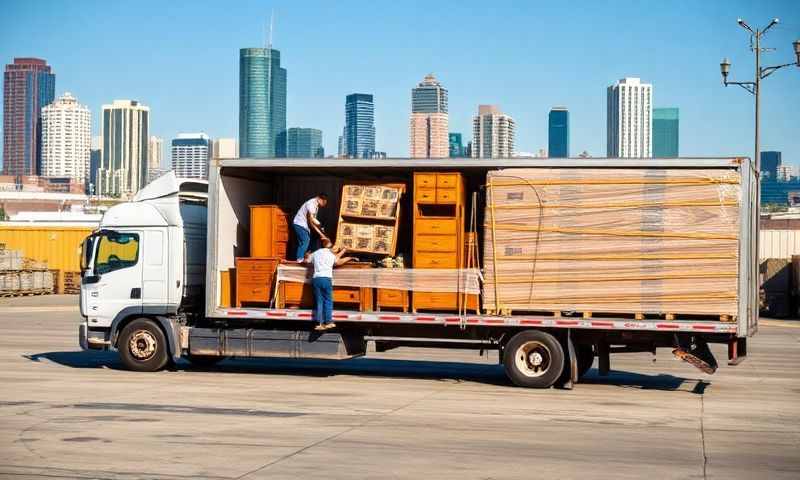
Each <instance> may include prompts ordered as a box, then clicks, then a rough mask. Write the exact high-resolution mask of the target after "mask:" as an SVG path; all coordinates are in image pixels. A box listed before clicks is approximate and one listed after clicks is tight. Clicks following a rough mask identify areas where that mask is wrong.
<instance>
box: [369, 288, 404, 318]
mask: <svg viewBox="0 0 800 480" xmlns="http://www.w3.org/2000/svg"><path fill="white" fill-rule="evenodd" d="M376 290H377V291H378V293H377V299H376V305H377V308H378V311H379V312H380V311H381V310H382V309H385V308H398V309H401V310H402V311H404V312H407V311H408V291H407V290H394V289H390V288H378V289H376Z"/></svg>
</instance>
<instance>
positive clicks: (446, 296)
mask: <svg viewBox="0 0 800 480" xmlns="http://www.w3.org/2000/svg"><path fill="white" fill-rule="evenodd" d="M413 295H414V297H413V298H414V309H417V308H425V309H431V310H435V309H438V308H441V309H443V310H448V309H454V308H456V307H457V306H458V305H457V304H456V302H457V300H458V298H457V297H458V295H457V294H456V293H440V292H414V293H413Z"/></svg>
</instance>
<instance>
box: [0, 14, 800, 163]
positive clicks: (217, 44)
mask: <svg viewBox="0 0 800 480" xmlns="http://www.w3.org/2000/svg"><path fill="white" fill-rule="evenodd" d="M312 3H313V2H312ZM146 4H147V2H144V4H143V5H144V6H145V7H146ZM98 5H99V4H98ZM153 5H155V4H153ZM315 5H317V4H315ZM428 7H429V6H428ZM428 7H426V8H428ZM8 9H9V10H10V15H6V16H4V18H5V20H0V26H2V27H3V28H0V38H1V39H2V40H3V41H0V55H2V58H3V60H4V61H5V62H10V61H11V60H12V58H13V57H15V56H17V57H26V56H36V57H39V58H44V59H46V60H47V61H48V64H49V65H52V66H53V68H54V71H56V72H57V73H58V75H59V82H58V85H57V91H56V95H60V94H62V93H63V92H64V91H66V90H70V91H72V92H73V93H74V94H75V95H76V96H77V97H79V98H81V99H82V102H83V103H85V104H86V105H87V106H89V108H90V109H91V111H92V112H98V111H99V110H100V105H102V103H103V101H105V100H106V99H108V98H138V99H140V100H141V101H142V102H144V103H146V104H148V105H149V106H150V107H151V109H152V110H153V112H156V113H157V115H156V116H155V118H156V123H154V124H153V126H152V131H153V132H154V133H155V134H157V135H159V136H161V137H165V138H172V137H174V136H175V135H176V134H177V133H178V132H180V131H193V130H194V131H199V130H203V131H207V132H208V133H209V134H210V135H211V136H212V137H217V136H220V137H235V136H238V135H237V131H238V123H237V122H238V120H237V119H238V115H237V114H236V112H237V100H236V99H237V91H236V86H237V85H238V68H237V66H236V62H237V61H238V51H239V49H240V48H242V47H246V46H257V45H259V44H260V43H262V41H263V42H264V43H266V41H265V40H264V39H263V36H264V34H263V31H264V27H263V25H264V21H263V19H264V18H265V13H264V8H263V5H260V4H257V3H247V2H245V3H243V4H241V5H239V6H238V8H236V9H234V10H235V11H229V10H231V9H222V8H220V7H219V6H215V5H211V6H209V8H207V9H201V10H204V11H203V12H202V13H201V12H188V13H187V12H185V10H186V9H185V6H184V5H182V4H180V3H178V4H175V5H169V6H165V7H164V11H165V12H167V13H170V12H172V13H175V14H177V12H181V14H183V13H187V14H188V15H190V16H191V18H192V19H194V20H197V21H198V23H196V24H195V26H194V27H193V28H192V29H191V30H189V31H187V30H184V29H182V30H181V32H182V33H184V34H185V38H184V39H182V40H181V41H180V42H177V41H174V40H172V39H171V38H164V36H163V33H160V32H159V30H163V28H162V27H164V26H165V25H164V20H157V21H156V22H153V23H151V24H150V25H148V26H147V28H146V31H145V32H143V33H146V34H147V35H150V36H147V35H145V36H143V37H142V38H141V39H140V40H141V42H140V43H136V42H129V43H128V44H121V45H119V46H117V45H115V48H117V47H118V48H119V52H118V53H117V52H116V50H115V51H114V54H113V55H111V50H109V47H107V46H104V45H102V42H96V40H92V39H93V38H96V37H97V35H100V34H102V33H104V32H111V31H112V30H111V28H110V27H111V26H113V28H114V29H115V31H116V30H122V31H127V30H128V29H129V28H130V27H126V26H125V25H126V23H125V22H121V20H122V19H127V17H126V16H125V15H129V14H131V12H128V11H126V9H125V8H122V7H121V6H119V5H118V6H114V7H113V8H108V9H105V8H104V9H96V10H98V11H96V12H95V11H92V9H91V8H87V9H86V10H87V12H83V13H82V14H81V15H82V16H83V17H86V18H87V19H95V20H94V21H93V22H89V24H90V25H89V27H87V29H85V30H82V31H78V29H75V28H74V27H70V26H69V24H65V25H59V26H58V27H57V28H55V29H53V30H52V31H50V30H48V31H46V32H45V31H43V32H42V35H41V36H36V37H30V36H28V37H25V38H26V41H25V42H21V41H20V40H19V38H23V37H22V36H21V35H20V34H19V32H21V31H22V29H23V28H27V27H25V25H28V26H30V25H33V24H34V23H33V22H34V18H36V19H37V21H38V19H41V20H43V21H44V20H48V19H50V18H58V15H59V14H63V13H64V8H63V7H61V6H60V5H58V4H50V6H49V7H48V8H45V9H37V8H32V7H29V6H27V5H25V4H23V3H10V4H9V5H8ZM421 9H423V6H422V5H421V4H408V5H405V6H392V7H389V8H388V11H387V13H388V14H390V15H389V20H388V21H387V22H385V23H384V24H383V25H382V27H381V28H377V25H371V26H367V27H366V28H364V29H361V31H360V32H359V33H358V35H356V34H355V33H354V32H349V31H347V30H346V29H345V30H344V31H342V25H343V23H342V22H344V19H343V17H342V15H338V14H336V13H335V12H336V9H334V8H332V7H328V6H326V5H325V4H319V8H308V9H306V8H304V9H293V8H289V7H280V6H279V7H278V8H277V9H276V17H277V18H278V21H277V22H276V28H275V40H274V43H275V45H279V49H280V50H281V53H282V57H283V58H282V65H283V66H285V67H286V68H287V69H289V70H291V71H292V72H291V73H292V75H291V79H290V85H289V89H288V90H289V91H288V93H287V103H288V109H287V110H288V111H287V117H288V118H287V122H288V124H294V125H298V124H299V125H303V124H314V125H315V126H316V127H318V128H320V129H321V130H322V131H323V132H338V131H340V130H341V127H342V121H341V113H340V112H341V107H340V105H341V104H340V103H339V102H341V100H340V99H341V97H342V96H344V95H346V94H347V93H349V92H353V91H368V92H370V93H373V94H375V97H376V99H377V102H378V104H379V105H378V106H379V108H378V109H377V110H376V119H375V123H376V125H378V132H377V135H378V138H377V139H376V143H377V145H378V148H380V149H381V150H385V151H388V153H389V154H390V155H391V156H398V157H402V156H406V155H407V153H406V152H407V148H408V146H407V145H408V143H407V142H408V137H407V131H408V123H407V122H408V117H407V115H405V114H403V113H402V112H407V111H408V110H407V108H408V107H407V101H408V100H407V99H408V97H407V95H408V94H407V92H408V90H407V88H408V84H409V83H411V84H413V83H415V82H417V81H418V80H419V78H421V77H422V76H423V75H424V74H425V73H427V72H429V71H435V72H436V73H437V77H438V78H439V79H440V80H441V81H442V82H443V83H446V84H447V86H448V89H449V90H450V130H453V131H462V132H468V131H470V130H471V128H470V124H471V117H472V114H473V112H474V108H475V105H476V104H478V103H497V104H501V105H503V106H504V108H505V109H506V110H508V111H510V112H513V116H514V118H515V120H516V121H517V124H518V132H517V149H518V150H520V151H538V150H539V149H541V148H542V147H545V146H546V145H547V118H546V113H547V111H548V109H549V107H550V106H552V105H565V106H567V107H568V108H569V109H570V112H571V117H572V118H571V120H572V122H571V123H572V125H570V127H571V128H570V137H571V138H570V140H571V144H572V145H571V147H572V150H573V152H580V151H583V150H588V151H589V153H590V154H592V155H593V156H602V155H604V153H605V138H604V137H605V136H604V134H605V123H606V118H605V105H604V100H605V99H604V95H603V93H604V91H603V90H604V88H605V87H606V86H607V85H609V84H611V83H612V82H613V81H615V80H616V79H618V78H622V77H624V76H639V77H640V78H643V79H646V80H647V81H648V82H650V83H652V84H653V85H654V86H655V87H656V89H657V90H658V95H657V97H656V99H655V106H659V105H673V106H676V107H679V108H680V109H681V117H682V118H681V123H682V124H683V126H685V127H686V129H687V130H686V131H682V132H681V153H682V154H683V155H685V156H692V155H712V156H713V155H727V154H737V155H748V154H749V152H751V151H752V145H751V144H752V142H751V141H750V138H751V137H752V102H750V101H749V100H747V99H746V98H745V97H742V96H740V95H739V94H738V92H736V93H735V92H733V91H732V90H733V89H731V88H729V89H725V88H723V87H722V86H721V83H720V79H719V71H718V62H719V59H720V58H722V57H723V56H726V55H731V60H732V63H733V67H732V74H733V75H735V76H738V77H739V78H740V79H741V78H746V77H747V76H750V75H751V73H752V56H751V54H750V52H749V51H748V50H747V48H746V47H742V46H741V45H740V43H741V42H740V40H741V38H740V36H741V32H740V31H739V30H740V29H738V27H737V26H736V24H735V21H736V17H737V16H742V17H744V18H747V19H750V20H751V21H753V22H756V23H758V22H760V21H761V20H763V19H769V18H772V17H773V16H778V17H781V18H782V20H783V22H782V23H781V24H780V25H779V26H777V27H775V28H774V29H773V30H772V31H771V33H770V37H769V39H768V46H770V47H776V48H778V51H777V52H770V53H767V54H765V59H769V61H773V63H775V62H778V61H780V60H782V59H783V58H784V57H786V56H789V55H790V52H789V50H790V48H791V45H790V43H791V41H792V40H793V39H794V37H795V36H796V34H797V29H796V28H794V27H792V26H791V25H793V23H792V22H794V24H795V25H796V23H797V20H796V19H797V18H798V14H797V10H798V9H797V8H796V4H793V3H791V2H786V1H783V2H780V1H777V2H763V3H761V4H759V5H758V6H754V5H751V4H749V3H747V2H725V3H722V2H719V3H710V2H709V3H708V4H704V5H700V6H697V8H696V11H695V15H694V16H693V18H684V15H683V12H681V11H680V9H678V8H674V7H673V8H670V7H669V6H665V5H661V6H658V7H657V8H645V7H644V6H634V7H632V11H631V12H627V13H626V15H629V16H637V17H638V18H640V19H641V20H642V21H641V22H640V23H638V24H636V25H632V26H631V28H630V29H629V30H628V31H626V39H627V40H628V41H627V42H626V44H625V45H618V44H617V43H615V40H614V35H613V34H612V32H607V33H602V34H600V35H599V36H596V35H593V38H592V42H593V43H592V45H593V47H594V48H596V49H597V50H598V51H601V52H608V53H603V54H601V55H588V54H587V53H586V50H585V49H586V36H585V33H583V32H584V31H585V29H586V27H587V25H589V24H592V23H594V22H595V21H596V20H597V19H598V18H599V19H602V18H605V17H606V16H609V15H611V13H613V12H608V11H605V10H604V9H602V8H600V7H599V6H598V7H596V8H588V9H586V10H587V11H586V12H577V13H576V15H575V18H574V21H571V22H570V25H567V26H563V28H564V29H565V30H564V36H566V37H570V38H568V39H567V41H566V42H564V43H563V44H559V46H558V47H557V48H555V49H554V51H553V52H546V53H543V54H542V55H540V56H537V57H536V58H531V57H530V56H529V55H525V54H523V53H524V51H525V50H526V48H529V47H530V46H532V45H535V44H536V43H537V42H539V41H541V39H542V38H546V37H547V35H548V34H552V32H553V30H554V27H551V26H549V25H548V23H553V22H552V20H553V19H555V18H558V17H559V16H560V15H563V10H564V8H562V7H557V6H548V7H543V6H529V5H511V4H501V5H499V6H498V7H497V9H496V12H493V13H492V14H491V15H490V18H488V19H487V20H491V19H496V18H504V19H507V20H508V22H510V24H511V25H510V26H509V28H511V31H513V32H515V33H514V38H515V42H514V44H513V45H510V46H508V47H507V48H505V47H504V50H502V51H499V50H497V42H496V41H494V40H491V35H490V33H491V32H487V35H486V36H487V38H490V41H488V42H483V41H479V40H480V39H479V38H471V36H470V35H469V34H467V33H459V32H456V31H455V29H454V28H452V27H449V28H447V29H445V30H444V31H439V32H435V31H434V30H433V29H431V31H424V32H423V33H422V36H421V38H419V39H416V38H415V39H413V41H412V42H410V43H409V42H405V43H402V42H400V41H399V39H401V38H404V37H403V36H402V35H401V33H400V32H401V25H403V24H404V22H405V21H407V20H408V18H410V17H413V16H414V14H415V13H418V12H419V11H420V10H421ZM145 10H146V8H145ZM301 10H302V11H301ZM352 10H358V9H357V8H354V9H352ZM434 10H435V11H434V12H431V13H436V11H438V12H440V13H441V12H443V11H447V12H451V11H452V10H453V9H452V6H451V5H447V4H443V5H439V6H436V7H434ZM455 10H459V9H455ZM101 11H102V12H101ZM454 13H455V15H456V17H455V18H456V19H458V21H457V22H455V24H462V25H463V24H464V23H465V22H466V23H469V22H470V21H474V19H475V16H474V14H467V13H466V12H460V11H456V12H454ZM131 15H132V17H131V18H130V23H131V24H135V23H136V21H137V20H136V19H137V18H139V17H140V16H141V14H138V13H135V12H134V13H132V14H131ZM266 15H267V16H268V13H267V14H266ZM358 15H359V18H364V15H366V14H365V13H363V12H359V13H358ZM309 16H310V17H309ZM83 17H82V18H83ZM326 17H330V18H331V22H330V25H325V26H324V27H323V28H317V29H310V27H309V26H308V25H309V20H313V19H321V18H326ZM11 18H14V19H16V20H15V22H13V23H12V22H9V21H6V20H8V19H11ZM526 18H528V19H530V18H536V24H537V29H539V27H541V31H540V32H535V31H531V30H530V29H528V28H525V29H522V28H521V25H522V24H521V23H520V22H522V20H524V19H526ZM115 19H116V20H115ZM656 19H659V20H663V21H664V22H666V23H669V22H668V21H667V20H669V21H673V23H675V24H676V25H677V24H680V23H681V22H683V23H682V27H681V29H682V30H683V29H685V30H691V31H692V32H691V33H690V34H689V35H688V36H684V37H683V41H682V42H680V43H675V42H661V41H656V42H655V43H652V42H654V40H655V39H652V38H650V36H649V35H650V30H649V29H648V28H647V27H646V25H647V24H648V23H652V22H653V21H656ZM793 19H794V20H793ZM504 21H505V20H504ZM425 22H426V24H427V23H430V22H429V21H428V20H425ZM188 23H191V22H188ZM312 23H313V22H312ZM322 23H325V22H322ZM159 26H160V27H159ZM234 26H235V27H234ZM701 26H702V28H701ZM156 27H159V28H156ZM206 27H208V28H206ZM691 27H694V28H691ZM673 28H675V29H677V26H676V27H673ZM209 30H214V31H213V32H211V33H209ZM489 30H490V31H499V30H503V29H501V28H500V27H497V26H491V27H489ZM15 32H16V33H15ZM548 32H549V33H548ZM356 37H358V38H361V39H362V41H363V40H364V39H367V40H368V41H367V42H364V43H363V44H354V43H352V42H353V39H354V38H356ZM55 39H59V41H55ZM64 39H66V40H64ZM62 40H63V41H62ZM404 40H407V39H404ZM516 40H519V41H518V42H517V41H516ZM642 42H644V44H646V45H651V44H652V48H653V49H656V53H657V56H654V55H653V53H652V52H651V51H650V49H649V48H641V44H642ZM134 43H136V44H135V45H134ZM482 43H485V45H483V44H482ZM637 43H638V45H637ZM401 44H402V45H403V47H402V48H403V49H404V50H398V49H399V48H401ZM431 45H437V48H441V49H442V51H447V52H448V53H449V55H448V56H446V57H445V56H442V55H438V54H435V53H436V52H435V51H434V50H433V49H431ZM612 45H613V46H614V48H611V46H612ZM156 47H157V48H156ZM423 47H424V48H423ZM143 48H148V49H149V48H153V50H152V51H154V52H157V53H156V54H148V55H146V56H145V57H146V58H147V62H150V63H152V68H155V69H156V70H157V71H158V72H159V75H156V76H152V75H151V76H148V75H146V74H144V73H142V74H141V75H140V74H139V73H137V66H138V68H139V70H138V71H139V72H146V71H147V69H146V68H144V67H147V68H150V67H149V65H143V64H142V63H141V60H138V59H137V57H138V56H139V55H137V53H139V54H140V53H141V52H142V51H143V50H142V49H143ZM78 49H80V51H81V52H82V54H81V57H80V61H78V60H77V59H76V58H73V57H71V56H70V52H74V51H77V50H78ZM334 52H336V53H335V54H334ZM109 55H111V56H109ZM473 55H477V56H478V57H476V58H481V60H480V69H481V71H485V72H491V74H490V75H475V74H474V73H475V72H474V71H470V70H471V69H468V68H467V65H469V64H470V62H469V61H468V59H469V58H471V57H472V56H473ZM595 57H598V58H595ZM176 58H180V59H181V61H180V62H175V59H176ZM193 58H194V59H202V61H200V60H198V63H197V67H198V68H193V69H192V70H191V71H186V72H185V73H184V71H185V70H186V65H191V64H192V61H191V60H192V59H193ZM410 58H413V59H414V61H413V62H412V63H411V64H410V67H409V63H408V60H409V59H410ZM100 59H102V61H100ZM566 59H569V61H567V60H566ZM578 61H579V62H581V63H582V65H583V67H582V68H581V74H580V75H575V74H574V71H575V68H577V67H576V66H575V65H574V62H578ZM787 61H788V60H787ZM130 62H133V63H130ZM369 62H371V63H369ZM200 65H202V67H203V68H202V69H200V68H199V67H200ZM367 65H368V66H367ZM333 66H335V68H334V67H333ZM178 67H180V68H178ZM676 67H680V68H676ZM686 69H690V70H692V71H693V75H690V76H686V75H685V74H684V71H685V70H686ZM542 70H546V71H547V72H548V75H544V76H542V75H536V74H535V73H537V72H541V71H542ZM89 72H92V73H91V75H90V74H89ZM123 72H124V73H123ZM128 72H130V73H128ZM790 73H791V74H789V75H780V76H775V77H771V78H770V82H769V84H768V85H765V87H764V88H765V90H764V98H763V99H762V112H763V113H762V146H763V148H764V149H770V150H780V151H783V152H784V159H785V160H784V161H785V162H790V163H792V162H796V161H797V159H798V154H800V140H798V139H795V138H794V136H793V135H791V134H790V131H791V129H792V128H793V125H792V123H791V122H790V121H789V119H790V118H791V115H792V113H793V112H792V109H791V108H790V107H789V106H790V105H792V104H797V103H798V102H799V101H800V93H798V92H799V91H800V89H799V88H797V86H798V84H799V83H800V80H798V75H796V74H794V72H790ZM200 77H202V78H200ZM496 79H502V85H503V88H502V89H496V88H494V85H493V83H494V81H495V80H496ZM531 87H533V88H531ZM198 96H202V97H203V98H204V101H203V102H196V98H197V97H198ZM698 96H699V98H701V101H699V102H691V101H690V100H688V99H689V98H695V97H698ZM401 107H402V109H401ZM711 116H714V117H715V118H717V117H718V116H722V117H724V118H726V119H727V122H726V124H725V131H724V133H721V132H722V130H721V128H722V126H718V125H713V123H714V122H708V121H707V120H705V119H706V118H708V117H711ZM92 123H93V127H92V131H93V132H94V133H95V134H96V132H99V130H100V128H99V118H98V115H96V114H95V115H93V118H92ZM336 139H337V135H335V134H333V135H327V136H326V137H325V145H324V146H325V148H326V150H328V151H329V152H335V151H336ZM468 139H469V135H467V136H466V138H465V139H464V140H465V142H466V141H467V140H468Z"/></svg>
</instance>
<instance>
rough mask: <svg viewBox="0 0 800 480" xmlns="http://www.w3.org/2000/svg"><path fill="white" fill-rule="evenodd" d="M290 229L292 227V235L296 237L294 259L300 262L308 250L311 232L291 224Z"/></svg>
mask: <svg viewBox="0 0 800 480" xmlns="http://www.w3.org/2000/svg"><path fill="white" fill-rule="evenodd" d="M292 227H294V233H295V235H296V236H297V252H296V254H295V257H294V259H295V260H302V259H303V257H304V256H305V254H306V251H307V250H308V244H309V243H311V232H309V231H308V230H306V229H305V228H303V227H301V226H300V225H297V224H296V223H293V224H292Z"/></svg>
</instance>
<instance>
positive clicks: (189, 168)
mask: <svg viewBox="0 0 800 480" xmlns="http://www.w3.org/2000/svg"><path fill="white" fill-rule="evenodd" d="M211 145H212V144H211V140H209V139H208V135H206V134H205V133H179V134H178V138H173V139H172V170H174V171H175V176H177V177H178V178H202V179H206V178H208V161H209V160H210V159H211V153H212V151H213V149H212V146H211Z"/></svg>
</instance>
